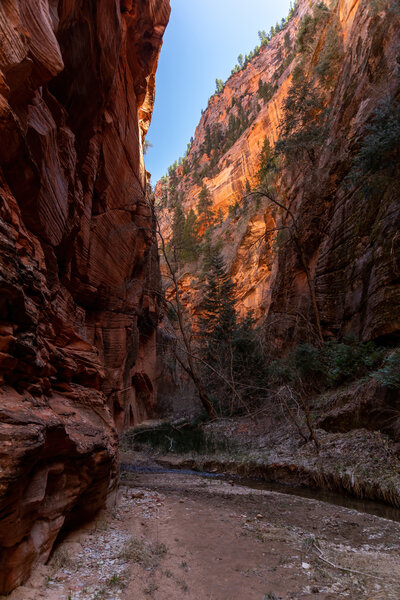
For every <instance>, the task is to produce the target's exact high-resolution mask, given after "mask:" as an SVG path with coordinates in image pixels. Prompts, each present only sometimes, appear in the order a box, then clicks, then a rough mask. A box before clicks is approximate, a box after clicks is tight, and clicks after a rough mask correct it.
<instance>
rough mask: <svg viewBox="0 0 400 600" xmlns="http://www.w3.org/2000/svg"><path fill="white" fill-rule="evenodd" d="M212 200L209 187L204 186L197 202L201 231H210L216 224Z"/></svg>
mask: <svg viewBox="0 0 400 600" xmlns="http://www.w3.org/2000/svg"><path fill="white" fill-rule="evenodd" d="M211 207H212V198H211V194H210V192H209V189H208V187H207V186H206V185H205V184H203V186H202V188H201V191H200V194H199V200H198V202H197V212H198V215H199V216H198V224H199V228H200V229H203V230H205V229H208V228H209V227H210V226H211V225H213V224H214V220H215V215H214V211H213V210H212V208H211Z"/></svg>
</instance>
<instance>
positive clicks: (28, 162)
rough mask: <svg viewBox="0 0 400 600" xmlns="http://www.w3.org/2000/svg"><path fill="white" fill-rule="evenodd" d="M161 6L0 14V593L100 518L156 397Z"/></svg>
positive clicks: (45, 3)
mask: <svg viewBox="0 0 400 600" xmlns="http://www.w3.org/2000/svg"><path fill="white" fill-rule="evenodd" d="M169 12H170V7H169V2H168V0H158V1H156V0H137V1H136V2H132V0H131V1H123V0H121V2H119V1H116V0H112V1H109V0H89V1H87V2H78V1H77V0H59V1H57V0H40V1H39V2H38V1H36V0H35V1H34V0H5V1H4V2H1V4H0V197H1V204H0V218H1V220H0V227H1V233H0V378H1V390H0V439H1V445H0V594H1V593H7V592H9V591H10V590H11V589H12V588H14V587H15V586H17V585H18V584H20V583H21V582H23V581H24V580H25V579H26V578H27V577H28V575H29V573H30V572H31V570H32V568H33V567H34V566H35V565H36V564H37V563H38V562H41V561H45V560H46V559H47V557H48V556H49V553H50V551H51V548H52V546H53V543H54V541H55V539H56V537H57V535H58V533H59V532H60V530H61V528H63V527H68V526H72V525H74V524H76V523H79V522H80V521H81V520H83V519H85V518H88V517H89V516H91V515H93V514H94V512H95V511H96V510H98V509H99V508H100V507H102V506H103V505H104V503H105V502H106V499H107V497H110V495H111V496H112V492H113V490H114V489H115V486H116V483H117V479H118V458H117V435H116V431H117V430H122V429H123V428H124V427H127V426H129V425H131V424H132V423H134V422H137V421H140V420H142V419H143V418H146V416H147V414H148V413H149V412H151V410H152V404H153V402H154V394H155V392H156V384H155V381H154V375H155V369H156V354H155V336H156V327H157V323H158V318H159V296H158V292H159V285H160V284H159V267H158V258H157V250H156V245H155V239H154V235H153V229H154V228H153V217H152V211H151V207H150V206H149V203H148V201H147V199H146V198H147V195H146V185H147V182H146V172H145V168H144V163H143V153H142V141H143V135H144V134H145V132H146V131H147V128H148V126H149V122H150V118H151V112H152V106H153V99H154V79H155V70H156V66H157V60H158V55H159V51H160V48H161V44H162V35H163V32H164V29H165V27H166V24H167V22H168V18H169Z"/></svg>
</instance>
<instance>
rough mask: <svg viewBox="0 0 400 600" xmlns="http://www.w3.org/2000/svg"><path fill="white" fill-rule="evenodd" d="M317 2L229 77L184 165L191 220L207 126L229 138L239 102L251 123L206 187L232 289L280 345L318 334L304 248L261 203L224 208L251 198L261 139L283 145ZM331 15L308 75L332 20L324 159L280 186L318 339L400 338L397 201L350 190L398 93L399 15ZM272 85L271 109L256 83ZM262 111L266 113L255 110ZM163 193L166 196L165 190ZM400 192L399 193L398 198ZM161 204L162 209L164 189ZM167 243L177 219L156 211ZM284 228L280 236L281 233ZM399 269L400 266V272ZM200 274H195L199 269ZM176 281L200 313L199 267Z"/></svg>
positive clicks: (334, 8) (371, 10)
mask: <svg viewBox="0 0 400 600" xmlns="http://www.w3.org/2000/svg"><path fill="white" fill-rule="evenodd" d="M315 4H316V3H315V2H308V0H307V1H306V0H300V3H299V7H298V10H297V12H296V14H295V15H294V17H293V18H292V20H291V21H290V23H289V25H288V26H287V27H285V28H284V29H283V31H281V32H280V33H279V34H278V35H276V36H275V37H274V38H273V40H272V41H271V42H270V43H269V44H268V45H267V46H266V47H264V48H262V49H261V51H260V53H259V54H258V55H257V56H256V57H255V58H254V59H253V60H252V61H251V62H250V63H249V64H248V66H247V67H246V68H244V69H243V70H242V71H240V72H239V73H237V74H235V75H233V76H232V77H230V79H229V80H228V82H227V83H226V85H225V88H224V90H223V92H222V93H220V94H218V95H215V96H213V97H212V98H211V99H210V101H209V104H208V107H207V109H206V110H205V111H204V113H203V115H202V117H201V119H200V122H199V125H198V126H197V129H196V132H195V135H194V141H193V144H192V147H191V149H190V152H189V154H188V157H187V163H186V167H185V171H184V172H183V170H182V166H180V167H178V169H177V175H178V180H179V184H178V188H177V189H178V195H179V194H181V199H182V202H183V207H184V209H185V212H186V213H188V212H189V210H190V209H191V208H193V209H194V210H195V211H196V210H197V208H196V207H197V202H198V197H199V193H200V190H201V187H200V183H194V181H193V177H192V171H193V168H192V165H193V159H194V157H195V158H196V155H197V162H198V163H199V165H200V169H199V170H201V168H203V167H204V165H206V166H207V165H210V163H211V158H212V157H211V158H210V157H209V156H207V154H205V153H204V143H205V140H206V133H207V127H210V128H211V129H212V127H213V125H214V124H215V123H219V124H220V127H221V128H222V130H224V131H226V129H227V128H228V125H229V119H230V117H231V116H232V115H234V116H237V115H238V105H239V104H241V106H242V108H243V110H244V111H250V115H251V116H250V124H249V126H248V127H247V128H246V129H245V131H244V132H243V133H242V134H241V136H240V137H239V138H238V139H237V140H236V141H235V143H234V144H233V145H232V146H231V147H230V148H229V150H228V151H227V152H225V154H223V155H222V156H219V157H218V163H217V165H216V167H214V172H211V174H208V173H207V174H206V176H205V177H204V178H203V183H204V184H205V185H206V186H207V188H208V189H209V191H210V193H211V197H212V202H213V209H214V211H215V213H216V214H220V215H221V217H222V218H223V223H222V225H221V226H219V227H217V229H216V232H215V233H214V234H213V235H214V238H213V239H214V242H216V241H218V240H222V242H223V245H222V252H223V255H224V258H225V260H226V263H227V265H228V267H229V269H230V271H231V274H232V277H233V280H234V282H235V283H236V286H237V307H238V309H239V310H240V311H242V312H246V311H247V310H249V309H251V310H253V311H254V313H255V315H256V316H257V317H258V318H263V319H264V320H265V325H266V330H267V331H268V332H269V335H270V340H271V341H272V342H273V344H275V343H276V344H277V346H278V348H285V347H287V344H288V343H292V342H295V341H301V340H304V339H310V335H309V334H310V331H309V330H308V331H307V328H308V327H309V326H308V323H310V322H311V329H314V331H312V332H311V338H313V336H314V334H315V328H314V325H313V314H312V308H311V299H310V293H309V287H308V285H307V281H306V276H305V273H304V270H303V269H302V267H301V264H300V262H299V258H298V251H297V250H296V247H295V245H294V244H293V243H291V242H290V240H289V241H288V240H285V237H284V234H283V229H282V228H284V227H285V226H288V225H291V223H290V219H289V218H288V217H287V216H285V214H283V213H282V211H279V210H278V209H277V208H276V207H275V208H274V207H273V206H271V205H268V203H267V202H264V201H261V202H260V203H259V205H258V206H256V205H255V204H254V203H253V204H251V203H250V205H249V207H248V208H247V210H246V211H244V214H243V213H242V214H241V215H240V216H237V215H236V216H235V214H234V213H232V211H231V214H229V207H231V206H232V205H234V204H235V203H237V204H238V205H239V207H241V206H243V201H244V198H245V197H246V190H248V189H249V188H250V187H251V188H253V187H254V186H255V185H256V180H257V171H258V168H259V161H260V152H261V149H262V145H263V142H264V139H265V136H267V138H268V139H269V141H270V143H271V144H272V145H274V144H275V143H276V141H277V139H278V138H279V135H280V131H279V124H280V122H281V120H282V117H283V103H284V101H285V99H286V98H287V94H288V90H289V89H290V86H291V83H292V75H293V70H294V68H295V66H296V59H295V60H294V61H292V62H290V64H287V62H289V61H287V60H286V59H287V58H288V52H289V50H288V48H289V47H290V43H293V41H294V40H295V39H296V38H297V35H298V31H299V27H300V24H301V21H302V19H303V17H304V15H305V14H306V13H307V12H310V14H311V13H312V10H313V7H314V5H315ZM326 4H327V5H328V6H330V8H331V12H330V17H329V19H328V21H327V23H326V25H325V26H323V27H322V28H321V29H320V30H318V34H317V36H318V40H317V42H316V45H315V51H314V52H313V54H312V56H311V58H310V60H309V64H308V65H307V68H306V77H308V75H310V76H313V77H314V79H315V76H314V75H313V73H314V68H315V67H316V65H317V64H318V63H319V61H320V60H321V57H322V52H323V48H324V43H325V38H326V35H327V31H328V28H329V27H330V25H331V24H332V23H333V22H335V23H336V24H337V28H338V35H339V39H340V44H341V51H342V52H343V57H342V58H341V60H340V63H339V64H338V65H337V68H336V71H335V78H334V79H335V80H334V85H333V86H332V87H330V88H329V89H322V86H321V93H322V95H323V102H324V106H325V108H326V109H328V110H329V111H330V112H329V119H328V121H327V122H328V133H327V136H326V142H325V143H324V145H323V147H322V150H321V151H320V152H318V155H317V156H316V157H315V158H314V162H313V164H312V165H311V163H310V161H307V160H306V159H304V158H303V159H299V160H297V161H294V162H292V164H291V165H290V167H288V166H286V168H285V169H284V170H283V171H282V173H281V175H280V177H279V179H278V181H277V188H278V198H279V199H280V200H281V201H283V203H284V204H285V205H286V206H290V208H291V210H292V211H293V214H294V216H295V219H296V221H297V224H298V227H299V232H300V241H301V244H302V247H303V248H304V251H305V257H306V260H307V264H308V267H309V269H310V272H311V276H312V279H313V285H314V286H315V290H316V297H317V302H318V307H319V311H320V313H321V322H322V329H323V334H324V335H325V336H328V337H329V336H330V335H335V336H336V335H339V336H340V335H343V334H346V333H353V334H355V335H356V336H360V337H361V338H363V339H372V338H378V337H381V336H391V335H394V334H397V332H398V330H399V325H400V302H399V300H400V290H399V285H398V277H399V271H398V265H399V264H400V262H399V261H400V258H399V252H400V249H399V248H400V244H399V241H398V233H397V232H398V228H399V224H400V223H399V218H400V217H399V208H398V207H399V199H398V194H397V192H396V190H394V189H393V183H392V184H391V185H388V189H387V193H386V195H385V200H380V201H379V202H375V205H374V201H373V198H372V199H371V198H370V197H367V196H366V195H364V196H363V195H361V197H360V194H359V193H357V190H355V189H354V188H353V189H352V188H351V186H350V188H346V186H345V185H343V181H344V178H345V176H346V174H347V173H348V172H349V170H350V168H351V164H352V158H353V157H354V155H355V153H356V151H357V149H358V147H359V141H360V139H361V138H362V135H363V132H364V130H365V126H366V124H367V123H368V122H370V121H371V115H372V114H373V112H374V111H375V110H376V108H377V107H378V105H379V103H380V101H381V100H382V98H385V97H386V96H387V95H388V93H389V92H390V91H392V90H393V89H394V88H395V86H396V75H395V73H396V68H397V62H396V57H397V54H398V46H399V41H400V38H399V14H398V11H396V10H394V11H393V10H390V9H389V8H388V7H390V5H391V4H393V3H392V2H390V1H389V0H388V2H385V1H382V2H378V3H372V2H367V1H358V0H340V1H339V2H337V3H334V2H331V3H330V2H326ZM260 79H261V80H262V82H269V83H271V85H273V86H275V90H274V93H273V95H272V97H271V98H270V99H269V100H268V101H267V102H265V103H264V101H263V100H261V99H260V97H259V96H258V86H259V81H260ZM256 103H258V105H259V107H260V108H257V106H256ZM163 188H164V189H163ZM396 194H397V195H396ZM156 195H157V198H158V202H159V203H163V202H164V204H165V199H166V192H165V182H164V183H163V182H159V184H158V186H157V189H156ZM160 214H161V222H162V226H163V231H164V234H165V237H166V238H167V239H168V238H169V237H170V235H171V220H172V216H171V215H172V210H171V209H167V210H165V209H163V210H161V212H160ZM277 229H281V233H278V232H277ZM396 265H397V266H396ZM196 269H197V270H196ZM184 273H185V274H184V276H183V277H182V279H181V283H182V291H183V298H184V301H185V302H186V304H187V306H188V307H189V308H190V309H191V310H193V311H194V312H196V310H197V309H198V304H199V300H200V298H201V293H200V287H199V277H198V276H199V269H198V267H191V266H190V265H187V268H186V267H185V268H184Z"/></svg>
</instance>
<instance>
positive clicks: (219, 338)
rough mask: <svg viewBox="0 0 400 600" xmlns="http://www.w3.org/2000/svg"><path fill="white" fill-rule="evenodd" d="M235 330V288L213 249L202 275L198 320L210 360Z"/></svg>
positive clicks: (229, 340)
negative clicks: (203, 283) (203, 281)
mask: <svg viewBox="0 0 400 600" xmlns="http://www.w3.org/2000/svg"><path fill="white" fill-rule="evenodd" d="M235 327H236V310H235V286H234V284H233V281H232V279H231V277H230V275H229V273H228V271H227V269H226V266H225V263H224V260H223V258H222V255H221V252H220V251H218V250H215V249H214V251H213V252H212V254H211V255H210V257H209V264H208V269H207V272H206V276H205V285H204V290H203V302H202V317H201V319H200V328H201V331H202V333H203V348H204V350H205V354H206V356H207V357H208V358H209V359H211V358H212V357H213V355H214V354H215V352H219V353H220V351H221V349H222V347H224V346H226V345H227V344H229V343H230V342H231V340H232V336H233V332H234V330H235Z"/></svg>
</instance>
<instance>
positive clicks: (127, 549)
mask: <svg viewBox="0 0 400 600" xmlns="http://www.w3.org/2000/svg"><path fill="white" fill-rule="evenodd" d="M167 551H168V550H167V547H166V546H165V544H162V543H159V542H146V541H145V540H141V539H139V538H135V537H132V538H130V539H129V540H128V541H127V542H126V543H125V545H124V547H123V548H122V550H121V553H120V554H119V556H118V558H121V559H122V560H124V561H126V562H135V563H137V564H139V565H142V566H143V567H145V568H146V569H148V568H153V569H154V568H156V567H158V565H159V564H160V558H161V557H162V556H164V555H165V554H166V553H167Z"/></svg>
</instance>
